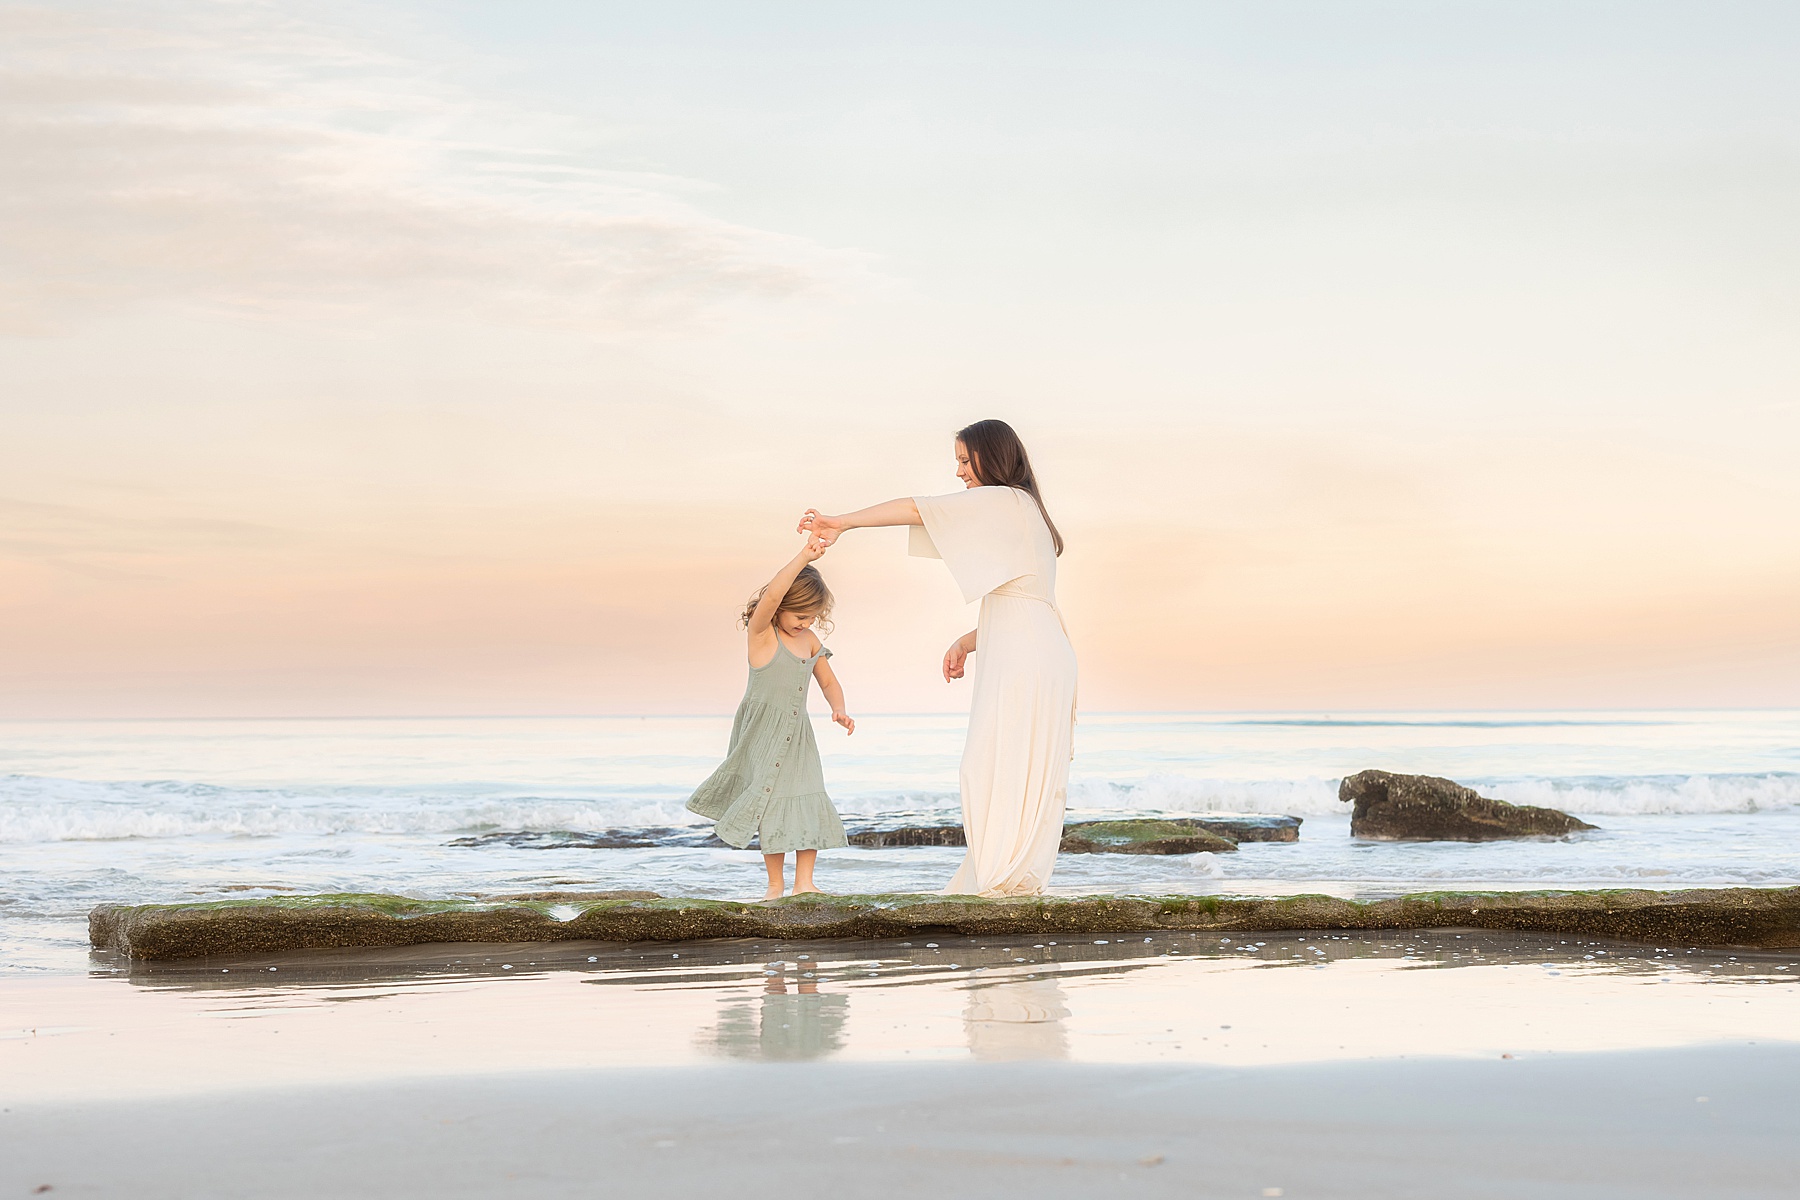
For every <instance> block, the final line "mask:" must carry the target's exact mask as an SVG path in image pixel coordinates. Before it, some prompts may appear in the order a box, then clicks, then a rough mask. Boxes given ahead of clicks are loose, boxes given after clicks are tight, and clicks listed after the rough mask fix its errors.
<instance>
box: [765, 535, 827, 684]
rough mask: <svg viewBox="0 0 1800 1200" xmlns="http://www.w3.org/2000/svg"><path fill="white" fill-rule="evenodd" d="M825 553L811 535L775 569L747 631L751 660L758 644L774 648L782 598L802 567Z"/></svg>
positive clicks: (817, 540) (821, 543) (823, 545)
mask: <svg viewBox="0 0 1800 1200" xmlns="http://www.w3.org/2000/svg"><path fill="white" fill-rule="evenodd" d="M824 553H825V543H824V542H822V541H820V540H819V539H818V538H816V537H812V536H810V535H809V536H808V537H807V539H806V545H804V546H802V547H800V552H799V553H798V554H796V555H794V557H793V558H791V559H789V560H788V562H787V565H786V566H784V567H782V568H781V570H779V571H777V572H775V577H774V578H773V579H771V580H769V582H768V585H767V586H765V587H764V588H763V593H762V598H761V599H759V600H758V601H757V602H756V608H755V610H754V611H752V612H751V614H750V624H749V628H748V633H749V638H750V658H751V660H752V661H755V659H756V651H757V649H758V648H759V647H761V648H764V649H772V648H773V645H772V643H773V641H774V638H775V614H776V613H777V612H779V611H780V610H781V600H782V597H784V596H786V595H787V593H788V589H789V588H791V587H793V586H794V578H795V576H797V575H799V574H800V568H801V567H804V566H805V565H806V564H807V563H809V562H812V561H814V560H815V559H817V558H819V557H820V556H822V555H823V554H824Z"/></svg>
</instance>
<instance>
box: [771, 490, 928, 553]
mask: <svg viewBox="0 0 1800 1200" xmlns="http://www.w3.org/2000/svg"><path fill="white" fill-rule="evenodd" d="M924 523H925V520H924V518H922V517H920V516H919V506H918V504H917V503H915V502H914V501H913V498H912V497H911V496H902V497H900V499H898V500H889V501H886V502H885V503H882V504H871V505H870V506H869V507H868V508H859V509H857V510H856V511H855V512H853V513H845V514H844V515H843V516H841V517H828V516H826V515H825V514H824V513H822V512H820V511H819V510H818V509H816V508H809V509H807V510H806V515H805V516H803V517H801V518H800V528H799V532H801V533H811V534H816V535H818V538H819V540H820V541H821V542H824V543H825V544H826V545H827V546H829V545H831V544H832V543H833V542H835V541H837V540H838V535H839V534H840V533H843V532H844V530H846V529H872V528H875V527H877V526H882V525H923V524H924Z"/></svg>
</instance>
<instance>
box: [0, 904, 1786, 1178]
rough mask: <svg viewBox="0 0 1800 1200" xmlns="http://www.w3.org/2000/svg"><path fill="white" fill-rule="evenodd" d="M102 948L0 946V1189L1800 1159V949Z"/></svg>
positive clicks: (1752, 1169) (1626, 1167)
mask: <svg viewBox="0 0 1800 1200" xmlns="http://www.w3.org/2000/svg"><path fill="white" fill-rule="evenodd" d="M92 967H93V969H92V972H91V973H90V974H89V975H87V976H71V975H47V976H39V977H35V978H19V977H15V978H11V979H7V980H5V981H4V983H3V984H0V1034H3V1037H0V1107H3V1108H4V1110H5V1111H4V1113H0V1118H3V1123H0V1146H4V1149H5V1153H4V1154H0V1189H4V1191H3V1192H0V1194H11V1195H26V1194H31V1193H32V1192H33V1190H34V1189H36V1188H39V1187H42V1186H44V1185H46V1184H47V1185H50V1186H51V1187H52V1188H53V1189H54V1190H55V1194H74V1195H126V1194H130V1195H134V1196H142V1197H160V1196H171V1197H172V1196H190V1195H233V1196H257V1197H261V1196H269V1197H275V1196H317V1195H339V1196H363V1195H368V1196H376V1195H379V1196H411V1195H420V1196H423V1195H481V1194H496V1193H504V1194H507V1195H525V1196H535V1195H543V1196H559V1195H575V1194H591V1193H592V1192H593V1191H594V1190H595V1189H596V1188H598V1189H601V1190H603V1191H605V1192H607V1193H608V1194H638V1193H639V1192H642V1191H646V1190H651V1189H653V1188H659V1187H660V1188H662V1189H664V1190H667V1191H671V1193H672V1194H676V1195H684V1194H696V1193H698V1192H700V1191H702V1190H705V1191H714V1190H718V1189H729V1190H731V1191H732V1192H733V1193H735V1194H743V1195H751V1196H762V1195H768V1196H775V1195H785V1194H789V1193H791V1192H792V1191H794V1190H795V1189H796V1188H810V1189H817V1188H829V1189H830V1190H832V1191H833V1192H835V1193H838V1194H843V1195H851V1196H888V1195H901V1194H910V1193H911V1192H912V1191H913V1190H915V1189H917V1188H922V1187H928V1188H932V1189H934V1190H937V1191H941V1192H943V1193H945V1194H947V1195H975V1194H978V1193H990V1194H991V1193H992V1192H994V1191H1000V1190H1004V1191H1009V1192H1010V1191H1015V1190H1024V1189H1027V1188H1029V1189H1032V1190H1035V1191H1041V1192H1043V1193H1044V1194H1047V1195H1053V1196H1054V1195H1096V1194H1106V1193H1107V1192H1108V1191H1109V1190H1110V1189H1112V1188H1113V1187H1114V1186H1115V1185H1116V1184H1118V1183H1119V1182H1120V1181H1121V1178H1122V1179H1123V1180H1125V1181H1127V1182H1129V1184H1130V1186H1131V1187H1132V1188H1133V1189H1134V1190H1136V1191H1140V1192H1141V1193H1142V1194H1145V1195H1162V1194H1170V1195H1199V1196H1221V1197H1226V1196H1264V1195H1283V1196H1321V1197H1390V1196H1415V1195H1416V1196H1470V1197H1484V1196H1509V1197H1510V1196H1565V1195H1566V1196H1575V1195H1580V1196H1619V1197H1637V1196H1663V1195H1666V1196H1691V1195H1707V1196H1746V1197H1748V1196H1765V1195H1766V1196H1775V1195H1785V1194H1791V1190H1792V1189H1793V1187H1794V1186H1796V1184H1800V1167H1797V1166H1796V1165H1795V1164H1794V1160H1793V1156H1792V1154H1791V1144H1792V1138H1793V1135H1794V1131H1795V1130H1796V1129H1797V1128H1800V1101H1797V1100H1796V1099H1795V1098H1794V1095H1793V1091H1792V1089H1791V1087H1789V1086H1788V1082H1789V1081H1790V1080H1791V1078H1792V1076H1793V1072H1794V1070H1795V1069H1796V1068H1797V1067H1800V1039H1797V1038H1796V1036H1795V1034H1794V1031H1795V1030H1796V1029H1800V989H1797V988H1796V987H1795V982H1796V976H1800V955H1795V954H1793V953H1791V952H1789V953H1781V952H1766V953H1756V952H1735V953H1734V952H1730V951H1690V950H1688V949H1687V948H1684V947H1654V946H1642V945H1633V944H1626V943H1613V942H1601V941H1593V940H1588V941H1584V940H1581V939H1570V938H1555V937H1542V936H1513V935H1502V934H1494V933H1483V932H1479V931H1472V930H1471V931H1465V932H1461V933H1458V932H1456V931H1439V932H1435V933H1432V934H1430V935H1390V936H1385V937H1372V936H1347V935H1341V934H1340V935H1328V936H1327V935H1316V934H1286V935H1276V934H1269V935H1259V936H1256V937H1255V938H1254V939H1253V940H1249V941H1244V940H1242V939H1240V940H1234V941H1226V940H1223V939H1221V938H1217V937H1208V938H1204V939H1203V938H1198V937H1192V936H1176V935H1163V934H1159V935H1153V936H1151V937H1150V938H1149V939H1148V940H1146V939H1145V938H1142V937H1132V938H1118V937H1114V938H1106V939H1083V940H1082V941H1080V942H1078V943H1068V942H1062V943H1060V944H1056V945H1048V944H1046V945H1035V944H1013V943H1011V942H1005V941H1001V940H997V939H969V938H956V939H950V938H946V939H943V940H942V941H939V942H935V943H916V942H915V943H910V944H908V943H898V942H848V943H847V942H818V943H798V942H791V943H783V944H759V943H748V942H738V941H725V942H711V943H687V944H673V943H657V944H644V945H637V946H620V945H613V944H602V943H556V944H538V945H508V946H491V947H484V946H478V945H465V946H456V947H447V946H428V947H413V948H408V949H399V950H383V951H330V952H305V953H295V954H289V955H284V956H278V957H264V958H245V959H236V960H220V959H214V960H207V961H205V962H203V963H202V962H192V963H179V964H168V965H158V964H143V963H124V962H118V961H113V960H110V959H109V958H108V957H107V956H105V955H96V956H95V957H94V960H93V963H92ZM776 1163H779V1164H783V1165H782V1166H781V1167H780V1168H779V1169H778V1168H777V1167H776V1166H774V1165H772V1164H776ZM790 1164H791V1165H790ZM1270 1189H1280V1191H1273V1190H1270Z"/></svg>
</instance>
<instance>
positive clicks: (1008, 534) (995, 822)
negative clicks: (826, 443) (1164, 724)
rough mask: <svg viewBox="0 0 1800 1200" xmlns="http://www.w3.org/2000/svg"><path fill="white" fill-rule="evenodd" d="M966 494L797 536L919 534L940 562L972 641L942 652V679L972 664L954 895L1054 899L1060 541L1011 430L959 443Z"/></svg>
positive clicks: (1067, 734) (1063, 714)
mask: <svg viewBox="0 0 1800 1200" xmlns="http://www.w3.org/2000/svg"><path fill="white" fill-rule="evenodd" d="M956 474H957V478H959V479H961V480H962V481H963V485H964V490H963V491H960V492H953V493H951V494H949V495H945V496H912V497H906V498H902V499H898V500H889V501H887V502H886V503H883V504H877V505H873V506H872V507H869V508H864V509H859V510H858V511H856V512H852V513H845V514H843V515H841V516H827V515H825V514H823V513H820V512H819V511H818V510H817V509H808V510H807V512H806V515H805V516H804V517H802V518H801V521H800V528H801V529H802V530H804V531H807V532H810V533H814V534H817V535H818V537H819V539H820V540H821V541H822V542H824V543H825V544H827V545H830V544H831V543H832V542H835V541H836V540H837V539H838V537H839V536H840V535H842V534H843V533H844V532H845V531H846V530H850V529H864V528H870V527H876V526H887V525H910V526H914V529H913V531H912V547H911V550H912V553H913V554H915V555H921V556H925V557H932V558H941V559H943V560H944V564H945V565H946V566H947V567H949V569H950V575H951V577H952V578H953V579H955V580H956V583H957V586H958V587H960V588H961V589H962V593H963V597H964V599H965V600H967V601H970V602H973V601H975V600H980V601H981V615H980V618H979V620H978V621H977V623H976V626H975V628H974V629H972V630H970V631H969V632H968V633H966V634H964V635H963V636H962V637H960V638H958V639H957V640H956V641H955V642H953V643H951V646H950V649H949V650H948V651H946V652H945V654H944V664H943V669H944V678H945V679H946V680H952V679H960V678H962V677H963V676H964V674H965V672H966V671H967V670H968V660H969V658H970V656H971V655H972V656H973V657H974V669H973V680H972V682H973V686H974V695H973V697H971V699H970V706H969V732H968V740H967V741H966V742H965V743H964V745H963V757H962V767H961V771H960V773H959V774H960V781H961V785H962V809H963V830H964V832H965V834H966V835H967V838H968V844H969V850H968V854H967V855H966V856H965V858H964V859H963V863H962V866H961V867H960V868H959V869H958V870H957V872H956V875H955V877H954V878H953V879H952V880H951V881H950V886H949V887H948V888H946V889H945V891H946V892H947V893H949V894H952V895H971V894H974V895H982V896H1027V895H1035V894H1037V893H1039V892H1042V891H1043V890H1044V887H1045V885H1046V884H1048V883H1049V881H1050V872H1051V870H1052V869H1053V868H1054V867H1055V865H1056V850H1057V846H1058V844H1059V843H1060V842H1061V840H1062V822H1063V808H1064V804H1065V791H1066V788H1067V784H1068V774H1069V758H1070V754H1071V752H1072V749H1073V739H1074V723H1075V650H1074V648H1073V647H1072V646H1071V645H1070V644H1069V636H1068V633H1067V631H1066V630H1065V628H1064V626H1063V620H1062V614H1061V612H1060V611H1059V610H1058V609H1057V607H1056V559H1057V556H1058V555H1060V554H1061V553H1062V546H1063V543H1062V535H1061V534H1060V533H1058V532H1057V530H1056V526H1055V525H1054V524H1052V523H1051V520H1050V514H1049V511H1048V510H1047V509H1046V508H1045V507H1044V500H1043V495H1042V493H1041V491H1040V490H1039V488H1038V483H1037V477H1036V475H1035V474H1033V472H1032V469H1031V459H1030V456H1028V455H1027V454H1026V452H1025V444H1024V443H1023V442H1022V441H1020V440H1019V435H1018V434H1017V433H1015V432H1014V431H1013V428H1012V426H1010V425H1008V424H1007V423H1006V422H1004V421H977V422H976V423H975V424H973V425H970V426H968V427H967V428H964V429H962V430H960V431H959V432H958V433H957V435H956Z"/></svg>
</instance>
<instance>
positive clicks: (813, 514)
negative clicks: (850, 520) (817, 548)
mask: <svg viewBox="0 0 1800 1200" xmlns="http://www.w3.org/2000/svg"><path fill="white" fill-rule="evenodd" d="M848 528H849V526H847V525H845V524H844V521H843V518H842V517H828V516H826V515H825V514H824V513H822V512H820V511H819V510H818V509H816V508H809V509H807V510H806V515H804V516H802V517H801V518H800V524H799V527H798V528H796V529H795V532H796V533H810V534H812V535H813V536H814V537H816V538H818V539H819V541H820V543H821V544H823V545H826V546H829V545H831V544H832V543H833V542H835V541H837V540H838V535H839V534H840V533H843V532H844V530H846V529H848Z"/></svg>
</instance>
